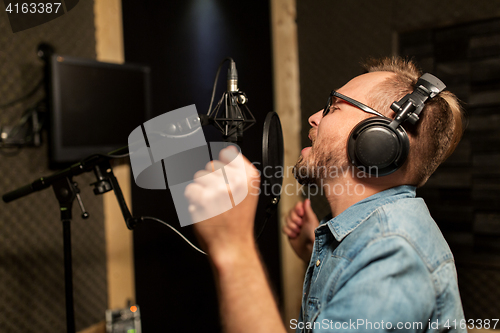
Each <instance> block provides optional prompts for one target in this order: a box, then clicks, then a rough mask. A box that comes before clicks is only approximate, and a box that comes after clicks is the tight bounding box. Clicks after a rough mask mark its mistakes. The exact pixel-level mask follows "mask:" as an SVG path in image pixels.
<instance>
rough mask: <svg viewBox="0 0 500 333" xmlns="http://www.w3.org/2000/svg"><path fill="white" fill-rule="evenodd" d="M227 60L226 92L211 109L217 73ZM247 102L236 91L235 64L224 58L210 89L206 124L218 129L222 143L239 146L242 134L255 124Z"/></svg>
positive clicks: (241, 92) (242, 94)
mask: <svg viewBox="0 0 500 333" xmlns="http://www.w3.org/2000/svg"><path fill="white" fill-rule="evenodd" d="M227 60H229V61H230V67H229V69H228V73H227V90H226V91H225V92H224V94H223V95H222V98H221V99H220V100H219V102H218V103H217V104H216V105H215V107H214V108H213V109H212V104H213V101H214V96H215V90H216V87H217V80H218V78H219V73H220V70H221V68H222V65H223V64H224V63H225V62H226V61H227ZM247 102H248V98H247V96H246V95H245V93H244V92H243V91H241V90H239V89H238V72H237V70H236V63H235V62H234V60H233V59H232V58H229V57H228V58H225V59H224V60H223V61H222V62H221V63H220V65H219V68H218V69H217V74H216V75H215V81H214V86H213V89H212V98H211V101H210V106H209V107H208V112H207V118H208V122H209V123H210V124H212V125H214V126H215V127H216V128H217V129H219V131H220V132H221V133H222V137H223V139H224V141H227V142H232V143H236V144H241V142H242V141H243V132H245V131H246V130H247V129H249V128H250V127H251V126H253V125H254V124H255V122H256V120H255V117H254V116H253V114H252V112H250V109H249V108H248V106H247V105H246V103H247Z"/></svg>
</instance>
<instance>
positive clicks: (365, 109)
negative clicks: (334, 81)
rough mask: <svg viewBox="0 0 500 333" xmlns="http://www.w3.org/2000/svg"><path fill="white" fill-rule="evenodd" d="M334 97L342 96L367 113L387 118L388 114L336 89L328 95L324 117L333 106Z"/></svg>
mask: <svg viewBox="0 0 500 333" xmlns="http://www.w3.org/2000/svg"><path fill="white" fill-rule="evenodd" d="M332 97H337V98H340V99H342V100H344V101H346V102H348V103H349V104H352V105H354V106H355V107H357V108H358V109H361V110H362V111H364V112H366V113H370V114H373V115H375V116H379V117H382V118H387V117H386V116H384V115H383V114H381V113H380V112H378V111H376V110H374V109H372V108H371V107H369V106H368V105H365V104H363V103H361V102H358V101H357V100H355V99H352V98H350V97H347V96H345V95H342V94H341V93H339V92H337V91H335V90H332V91H331V92H330V96H329V97H328V101H327V102H326V106H325V108H324V109H323V117H324V116H326V115H327V114H328V112H330V107H331V106H332Z"/></svg>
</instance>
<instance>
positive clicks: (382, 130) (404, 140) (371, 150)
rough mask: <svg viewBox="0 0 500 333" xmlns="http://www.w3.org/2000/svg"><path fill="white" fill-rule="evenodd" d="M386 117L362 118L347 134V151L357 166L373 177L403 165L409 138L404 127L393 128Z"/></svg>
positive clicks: (408, 147)
mask: <svg viewBox="0 0 500 333" xmlns="http://www.w3.org/2000/svg"><path fill="white" fill-rule="evenodd" d="M391 122H392V120H391V119H389V118H382V117H371V118H368V119H365V120H363V121H361V122H360V123H359V124H358V125H356V127H354V129H353V130H352V131H351V134H350V135H349V139H348V141H347V152H348V155H349V159H350V161H351V163H352V164H354V165H355V166H356V167H357V168H358V169H360V170H362V171H364V172H366V173H369V174H370V175H373V176H385V175H388V174H391V173H393V172H394V171H396V170H397V169H399V167H401V165H403V163H404V161H405V160H406V157H407V156H408V151H409V149H410V141H409V139H408V135H407V134H406V131H405V130H404V128H403V127H401V126H399V127H397V128H396V130H394V129H392V128H391V127H390V126H389V124H390V123H391Z"/></svg>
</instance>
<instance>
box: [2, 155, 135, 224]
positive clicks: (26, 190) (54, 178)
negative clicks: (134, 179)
mask: <svg viewBox="0 0 500 333" xmlns="http://www.w3.org/2000/svg"><path fill="white" fill-rule="evenodd" d="M126 148H127V147H124V148H121V149H120V150H119V151H122V150H124V149H126ZM113 153H115V152H113ZM113 153H111V154H113ZM111 154H109V155H92V156H90V157H88V158H86V159H84V160H83V161H82V162H79V163H76V164H73V165H72V166H70V167H68V168H67V169H64V170H61V171H58V172H56V173H54V174H52V175H50V176H48V177H42V178H39V179H37V180H35V181H34V182H32V183H31V184H28V185H25V186H23V187H20V188H18V189H16V190H14V191H11V192H8V193H6V194H4V195H3V196H2V199H3V201H4V202H6V203H8V202H11V201H14V200H17V199H19V198H22V197H24V196H26V195H28V194H31V193H33V192H37V191H41V190H44V189H46V188H48V187H50V186H53V185H54V184H55V183H56V182H58V181H60V180H62V179H69V180H71V179H72V177H73V176H78V175H81V174H82V173H85V172H90V171H94V174H95V175H96V178H97V181H96V182H95V183H92V184H91V185H94V194H96V195H98V194H103V193H106V192H108V191H111V190H114V192H115V196H116V199H117V201H118V204H119V206H120V210H121V212H122V215H123V218H124V220H125V223H126V225H127V228H128V229H130V230H132V229H133V228H134V227H135V226H136V225H137V223H138V222H139V219H137V218H134V217H133V216H132V214H131V213H130V210H129V209H128V207H127V204H126V202H125V199H124V197H123V193H122V190H121V188H120V185H119V183H118V180H117V179H116V177H115V175H114V174H113V169H112V168H111V165H110V163H109V160H110V159H111V158H113V155H111ZM75 198H76V199H78V203H79V204H80V208H82V213H83V215H88V214H87V213H86V212H85V209H84V208H83V204H81V199H80V196H79V194H78V193H76V195H75Z"/></svg>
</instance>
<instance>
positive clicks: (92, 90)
mask: <svg viewBox="0 0 500 333" xmlns="http://www.w3.org/2000/svg"><path fill="white" fill-rule="evenodd" d="M49 72H50V79H49V81H50V87H49V89H50V97H51V98H50V100H49V105H50V125H49V155H50V158H49V159H50V166H51V167H52V168H58V167H62V166H65V165H69V164H71V163H74V162H78V161H80V160H81V159H83V158H85V157H87V156H89V155H92V154H96V153H109V152H111V151H113V150H115V149H118V148H120V147H123V146H126V145H127V141H128V136H129V134H130V132H131V131H132V130H133V129H135V128H136V127H137V126H139V125H141V124H142V123H144V122H145V121H146V120H148V119H150V118H151V110H150V109H151V108H150V77H149V76H150V70H149V68H148V67H146V66H140V65H132V64H123V65H119V64H111V63H104V62H99V61H95V60H89V59H82V58H74V57H67V56H62V55H57V54H56V55H53V56H52V57H51V60H50V70H49Z"/></svg>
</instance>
